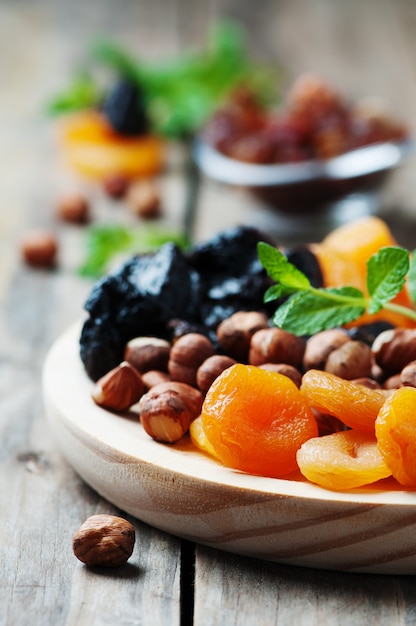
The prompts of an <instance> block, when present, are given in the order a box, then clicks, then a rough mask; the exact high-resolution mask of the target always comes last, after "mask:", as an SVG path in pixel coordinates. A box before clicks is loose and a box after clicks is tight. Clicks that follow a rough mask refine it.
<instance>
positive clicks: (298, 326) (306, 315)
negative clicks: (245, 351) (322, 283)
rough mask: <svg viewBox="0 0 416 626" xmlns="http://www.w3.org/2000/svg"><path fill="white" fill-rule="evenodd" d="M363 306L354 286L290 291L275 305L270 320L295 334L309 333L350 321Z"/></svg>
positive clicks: (363, 303) (358, 314) (358, 313)
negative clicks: (285, 298)
mask: <svg viewBox="0 0 416 626" xmlns="http://www.w3.org/2000/svg"><path fill="white" fill-rule="evenodd" d="M365 309H366V301H365V299H364V296H363V294H362V292H361V291H360V290H359V289H356V288H355V287H338V288H328V289H313V290H311V291H303V292H299V293H295V294H293V295H292V296H291V297H290V298H289V299H288V300H287V301H286V302H285V303H284V304H282V305H281V306H280V307H279V308H278V309H277V311H276V313H275V315H274V317H273V323H274V324H275V325H276V326H279V327H280V328H283V329H284V330H287V331H289V332H292V333H294V334H295V335H313V334H315V333H318V332H320V331H321V330H327V329H328V328H335V327H337V326H342V325H343V324H347V323H348V322H352V321H353V320H355V319H357V317H359V316H360V315H362V314H363V313H364V312H365Z"/></svg>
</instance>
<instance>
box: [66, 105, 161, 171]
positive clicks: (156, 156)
mask: <svg viewBox="0 0 416 626" xmlns="http://www.w3.org/2000/svg"><path fill="white" fill-rule="evenodd" d="M59 138H60V144H61V147H62V151H63V155H64V158H65V159H66V161H67V162H68V164H69V165H70V166H71V167H73V168H74V169H75V170H76V171H78V172H80V173H81V174H84V175H86V176H91V177H95V178H105V177H106V176H110V175H112V174H114V173H116V174H121V175H123V176H127V177H136V176H151V175H153V174H156V173H157V172H159V171H160V170H161V168H162V166H163V161H164V147H163V142H162V140H161V139H160V138H159V137H155V136H153V135H139V136H137V137H123V136H121V135H118V134H117V133H115V132H114V130H112V129H111V127H110V126H109V124H108V123H107V122H106V120H105V118H104V117H103V116H101V115H100V114H99V113H97V112H95V111H85V112H84V111H83V112H81V113H77V114H74V115H71V116H68V117H67V118H65V119H64V120H63V121H62V122H61V124H60V127H59Z"/></svg>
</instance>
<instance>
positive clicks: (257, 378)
mask: <svg viewBox="0 0 416 626" xmlns="http://www.w3.org/2000/svg"><path fill="white" fill-rule="evenodd" d="M201 419H202V426H203V430H204V433H205V435H206V437H207V439H208V441H209V443H210V444H211V446H212V448H213V449H214V452H215V454H216V455H217V457H218V458H219V459H220V461H221V462H222V463H223V464H224V465H226V466H228V467H232V468H234V469H238V470H242V471H244V472H248V473H250V474H259V475H261V476H270V477H278V476H282V475H286V474H290V473H291V472H293V471H294V470H295V469H297V463H296V451H297V450H298V449H299V447H300V446H301V445H302V443H304V442H305V441H306V440H307V439H310V438H311V437H316V436H317V435H318V427H317V423H316V420H315V417H314V415H313V412H312V410H311V408H310V407H309V404H308V402H307V400H306V399H305V398H304V397H303V396H302V395H301V393H300V391H299V389H298V388H297V387H296V385H295V384H294V383H293V382H292V381H291V380H290V379H289V378H288V377H287V376H284V375H283V374H279V373H276V372H272V371H267V370H263V369H260V368H258V367H256V366H253V365H242V364H241V363H237V364H236V365H233V366H231V367H230V368H228V369H227V370H225V371H224V372H223V373H222V374H221V375H220V376H219V377H218V378H217V379H216V380H215V381H214V383H213V384H212V385H211V387H210V389H209V390H208V393H207V395H206V398H205V401H204V404H203V407H202V412H201Z"/></svg>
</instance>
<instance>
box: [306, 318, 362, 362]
mask: <svg viewBox="0 0 416 626" xmlns="http://www.w3.org/2000/svg"><path fill="white" fill-rule="evenodd" d="M348 341H351V339H350V337H349V336H348V335H347V333H346V332H345V331H343V330H341V329H340V328H331V329H329V330H323V331H321V332H319V333H316V334H315V335H312V336H311V337H309V338H308V339H307V341H306V344H305V352H304V355H303V369H304V370H309V369H317V370H323V369H325V363H326V360H327V358H328V356H329V355H330V353H331V352H332V351H333V350H336V349H337V348H340V347H341V346H342V345H344V343H347V342H348Z"/></svg>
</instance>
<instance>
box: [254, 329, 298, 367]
mask: <svg viewBox="0 0 416 626" xmlns="http://www.w3.org/2000/svg"><path fill="white" fill-rule="evenodd" d="M304 349H305V344H304V341H303V339H302V338H301V337H297V336H296V335H293V334H292V333H289V332H287V331H286V330H283V329H281V328H263V329H262V330H259V331H257V332H256V333H255V334H254V335H253V336H252V338H251V342H250V352H249V357H248V360H249V363H250V364H251V365H262V364H263V363H287V364H289V365H293V367H297V368H299V367H300V366H301V363H302V357H303V352H304Z"/></svg>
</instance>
